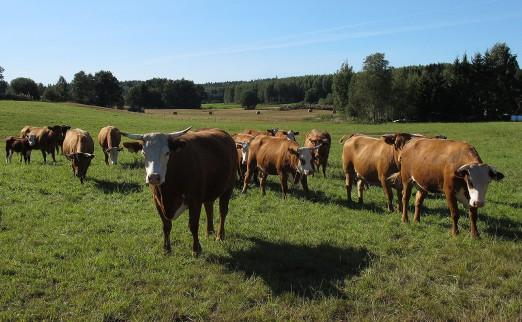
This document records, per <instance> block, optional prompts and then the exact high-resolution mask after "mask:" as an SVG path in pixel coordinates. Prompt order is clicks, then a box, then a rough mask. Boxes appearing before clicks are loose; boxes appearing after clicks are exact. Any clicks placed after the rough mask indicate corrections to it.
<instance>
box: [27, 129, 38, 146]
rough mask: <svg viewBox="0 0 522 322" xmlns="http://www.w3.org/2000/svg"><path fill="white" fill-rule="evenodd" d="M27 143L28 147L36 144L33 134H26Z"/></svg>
mask: <svg viewBox="0 0 522 322" xmlns="http://www.w3.org/2000/svg"><path fill="white" fill-rule="evenodd" d="M27 141H28V142H29V146H34V145H35V144H36V134H34V133H33V132H31V133H29V134H27Z"/></svg>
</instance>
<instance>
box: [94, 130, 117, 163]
mask: <svg viewBox="0 0 522 322" xmlns="http://www.w3.org/2000/svg"><path fill="white" fill-rule="evenodd" d="M120 142H121V134H120V130H118V129H117V128H115V127H114V126H110V125H109V126H106V127H103V128H102V129H101V130H100V133H98V143H99V144H100V146H101V148H102V151H103V154H104V155H105V164H107V165H108V164H109V161H110V164H117V163H118V154H119V153H120V151H122V150H123V148H120Z"/></svg>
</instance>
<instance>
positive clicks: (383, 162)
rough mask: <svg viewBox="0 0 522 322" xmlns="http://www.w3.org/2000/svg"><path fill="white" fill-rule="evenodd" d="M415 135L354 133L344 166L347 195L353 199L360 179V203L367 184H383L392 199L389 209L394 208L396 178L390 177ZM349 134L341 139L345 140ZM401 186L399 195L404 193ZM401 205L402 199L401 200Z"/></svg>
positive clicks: (345, 144) (346, 146)
mask: <svg viewBox="0 0 522 322" xmlns="http://www.w3.org/2000/svg"><path fill="white" fill-rule="evenodd" d="M414 137H416V136H415V135H412V134H409V133H398V134H395V135H393V134H389V135H384V136H382V137H380V138H374V137H370V136H366V135H362V134H352V135H351V136H349V137H348V138H347V139H346V141H345V142H344V145H343V154H342V166H343V171H344V175H345V178H346V179H345V185H346V195H347V199H348V202H349V203H351V201H352V197H351V192H352V184H353V183H354V182H357V192H358V196H359V200H358V202H359V203H362V202H363V192H364V188H365V186H367V185H368V184H370V185H380V186H381V187H382V188H383V190H384V195H385V196H386V198H387V200H388V210H389V211H393V191H392V190H391V188H392V181H391V180H388V177H389V176H391V175H392V174H393V173H395V172H397V171H399V167H398V157H399V153H400V151H401V149H402V148H403V147H404V146H405V145H406V143H408V142H409V141H410V140H411V139H412V138H414ZM345 138H346V137H343V138H342V139H341V140H340V143H342V142H343V141H344V139H345ZM395 188H396V189H397V190H398V194H397V196H398V198H400V195H401V187H400V185H399V186H396V187H395ZM398 202H399V204H398V206H399V209H400V201H398Z"/></svg>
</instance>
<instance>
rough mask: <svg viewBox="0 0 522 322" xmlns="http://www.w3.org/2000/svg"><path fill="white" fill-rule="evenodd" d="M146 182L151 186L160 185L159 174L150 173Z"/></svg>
mask: <svg viewBox="0 0 522 322" xmlns="http://www.w3.org/2000/svg"><path fill="white" fill-rule="evenodd" d="M147 182H148V183H149V184H151V185H155V186H157V185H159V184H160V183H161V176H160V175H159V173H151V174H149V175H148V176H147Z"/></svg>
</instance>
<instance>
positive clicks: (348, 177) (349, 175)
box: [344, 166, 355, 204]
mask: <svg viewBox="0 0 522 322" xmlns="http://www.w3.org/2000/svg"><path fill="white" fill-rule="evenodd" d="M344 176H345V181H344V184H345V185H346V199H347V201H348V203H349V204H350V203H352V183H353V181H354V180H355V171H354V170H353V168H352V167H350V166H348V169H347V170H346V171H345V172H344Z"/></svg>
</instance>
